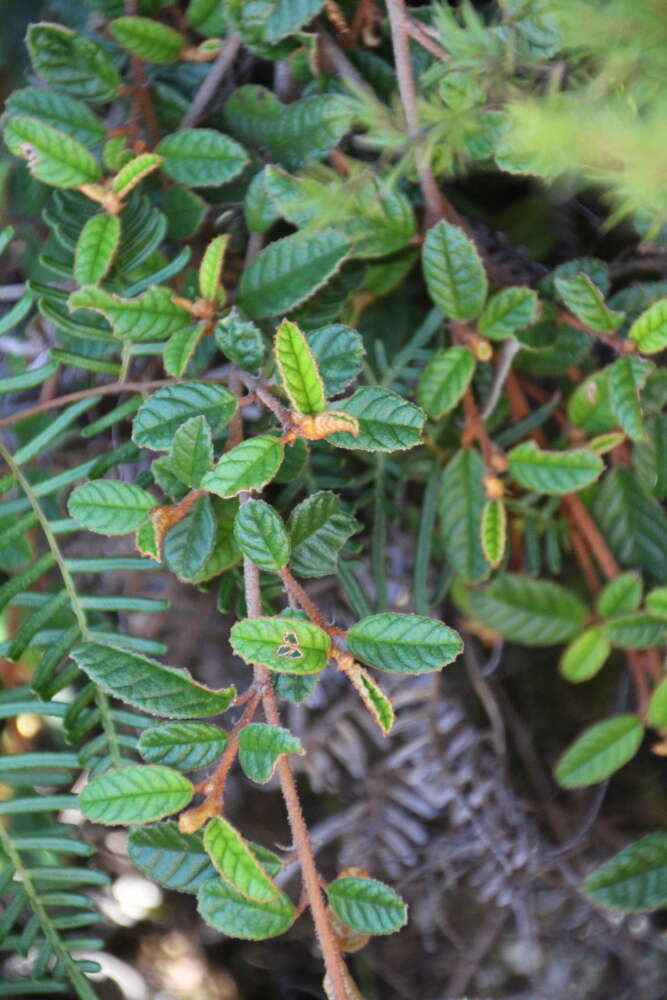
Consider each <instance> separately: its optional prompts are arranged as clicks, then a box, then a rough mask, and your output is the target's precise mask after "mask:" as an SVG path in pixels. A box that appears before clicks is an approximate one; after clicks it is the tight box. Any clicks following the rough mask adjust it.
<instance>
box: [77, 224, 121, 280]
mask: <svg viewBox="0 0 667 1000" xmlns="http://www.w3.org/2000/svg"><path fill="white" fill-rule="evenodd" d="M119 240H120V219H119V218H118V216H117V215H107V214H106V212H102V213H101V214H100V215H93V217H92V218H91V219H88V222H87V223H86V224H85V226H84V227H83V229H82V230H81V234H80V236H79V239H78V241H77V244H76V253H75V256H74V277H75V278H76V280H77V283H78V284H79V285H96V284H97V283H98V282H99V281H101V280H102V278H103V277H104V276H105V275H106V274H107V272H108V270H109V268H110V267H111V265H112V264H113V260H114V257H115V256H116V250H117V249H118V243H119Z"/></svg>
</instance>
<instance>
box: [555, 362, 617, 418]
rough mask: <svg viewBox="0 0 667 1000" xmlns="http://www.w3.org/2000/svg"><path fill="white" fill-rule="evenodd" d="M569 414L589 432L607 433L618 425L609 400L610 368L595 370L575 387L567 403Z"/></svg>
mask: <svg viewBox="0 0 667 1000" xmlns="http://www.w3.org/2000/svg"><path fill="white" fill-rule="evenodd" d="M567 416H568V419H569V420H570V421H571V422H572V423H573V424H574V425H575V426H576V427H581V428H582V430H585V431H588V433H589V434H600V433H606V432H607V431H610V430H611V429H612V428H613V427H616V423H617V422H616V418H615V416H614V414H613V412H612V409H611V403H610V401H609V368H603V369H602V371H599V372H595V374H594V375H591V376H590V378H587V379H584V381H583V382H581V383H580V384H579V385H578V386H577V387H576V388H575V389H574V391H573V392H572V394H571V396H570V398H569V400H568V403H567Z"/></svg>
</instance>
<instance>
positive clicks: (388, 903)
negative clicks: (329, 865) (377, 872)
mask: <svg viewBox="0 0 667 1000" xmlns="http://www.w3.org/2000/svg"><path fill="white" fill-rule="evenodd" d="M327 896H328V897H329V903H330V904H331V908H332V910H333V911H334V913H335V914H336V916H337V917H339V918H340V919H341V920H342V921H343V923H344V924H347V926H348V927H351V928H352V929H353V930H355V931H361V932H362V933H364V934H393V933H394V931H397V930H400V928H401V927H403V926H404V925H405V924H406V923H407V919H408V910H407V906H406V905H405V903H404V902H403V900H402V899H401V897H400V896H398V895H397V894H396V893H395V892H394V890H393V889H390V888H389V886H388V885H385V884H384V882H378V881H377V879H374V878H354V877H352V876H344V877H343V878H337V879H335V880H334V881H333V882H330V883H329V885H328V886H327Z"/></svg>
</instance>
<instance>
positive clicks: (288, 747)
mask: <svg viewBox="0 0 667 1000" xmlns="http://www.w3.org/2000/svg"><path fill="white" fill-rule="evenodd" d="M284 753H297V754H304V753H305V750H304V749H303V747H302V745H301V741H300V740H299V739H297V737H296V736H293V735H292V733H290V731H289V729H283V728H282V727H281V726H268V725H265V724H264V723H262V722H251V723H249V724H248V725H247V726H244V728H243V729H242V730H241V732H240V733H239V764H240V765H241V767H242V768H243V770H244V771H245V773H246V774H247V776H248V777H249V778H250V779H251V781H257V782H259V783H260V784H262V785H263V784H266V782H267V781H268V780H269V778H270V777H271V775H272V774H273V771H274V769H275V766H276V764H277V762H278V758H279V757H280V756H281V754H284ZM221 874H222V875H224V874H225V873H224V872H221ZM237 888H239V887H238V886H237Z"/></svg>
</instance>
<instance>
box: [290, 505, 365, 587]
mask: <svg viewBox="0 0 667 1000" xmlns="http://www.w3.org/2000/svg"><path fill="white" fill-rule="evenodd" d="M359 528H360V525H359V523H358V522H357V521H356V520H355V518H354V517H352V515H351V514H346V513H345V511H344V509H343V505H342V502H341V500H340V498H339V497H338V496H336V494H335V493H328V492H324V491H323V492H321V493H314V494H313V496H310V497H308V498H307V499H306V500H304V501H303V502H302V503H300V504H299V505H298V506H297V507H295V508H294V510H293V511H292V513H291V514H290V517H289V521H288V522H287V530H288V532H289V538H290V542H291V546H292V555H291V557H290V564H291V566H292V569H293V570H294V572H295V573H297V574H298V575H299V576H306V577H317V576H328V575H329V574H330V573H335V572H336V569H337V568H338V555H339V553H340V550H341V548H342V547H343V545H344V544H345V542H346V541H347V540H348V538H349V537H350V536H351V535H353V534H355V532H357V531H359Z"/></svg>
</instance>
